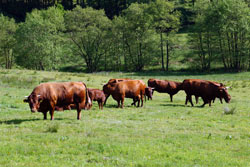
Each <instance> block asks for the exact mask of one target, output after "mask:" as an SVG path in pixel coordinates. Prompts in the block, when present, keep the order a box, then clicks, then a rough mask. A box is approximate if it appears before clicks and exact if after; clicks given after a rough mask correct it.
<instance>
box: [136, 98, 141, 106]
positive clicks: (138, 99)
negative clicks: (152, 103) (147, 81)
mask: <svg viewBox="0 0 250 167" xmlns="http://www.w3.org/2000/svg"><path fill="white" fill-rule="evenodd" d="M136 99H137V101H138V103H137V107H140V102H141V97H140V96H138V97H137V98H136Z"/></svg>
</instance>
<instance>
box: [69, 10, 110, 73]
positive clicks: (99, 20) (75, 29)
mask: <svg viewBox="0 0 250 167" xmlns="http://www.w3.org/2000/svg"><path fill="white" fill-rule="evenodd" d="M65 24H66V28H67V32H68V33H69V38H70V39H71V41H72V44H73V45H74V48H73V52H74V54H75V55H79V56H81V57H82V58H83V59H84V60H85V63H86V65H87V70H88V71H89V72H93V71H97V70H98V67H99V65H100V64H99V63H100V60H101V59H102V58H103V55H105V54H106V52H107V48H108V45H109V40H108V38H107V36H108V30H109V28H110V26H111V21H110V20H109V19H108V18H107V17H106V15H105V13H104V11H102V10H95V9H93V8H85V9H83V8H81V7H80V6H77V7H76V8H75V9H73V10H72V11H68V12H67V13H66V16H65Z"/></svg>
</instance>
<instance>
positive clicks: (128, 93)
mask: <svg viewBox="0 0 250 167" xmlns="http://www.w3.org/2000/svg"><path fill="white" fill-rule="evenodd" d="M103 91H104V94H105V96H106V97H107V95H110V94H111V95H112V97H113V98H114V99H115V100H116V101H117V103H118V107H120V102H121V107H122V108H123V105H124V98H132V99H133V100H134V101H138V104H137V107H139V106H140V101H141V107H142V106H143V97H144V95H145V85H143V84H142V82H141V81H139V80H129V81H123V82H118V83H107V84H106V85H104V86H103Z"/></svg>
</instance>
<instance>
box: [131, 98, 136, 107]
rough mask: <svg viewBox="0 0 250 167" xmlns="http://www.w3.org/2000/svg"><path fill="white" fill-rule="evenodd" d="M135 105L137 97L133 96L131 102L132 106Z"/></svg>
mask: <svg viewBox="0 0 250 167" xmlns="http://www.w3.org/2000/svg"><path fill="white" fill-rule="evenodd" d="M133 105H134V106H135V105H136V99H135V98H133V103H131V106H133Z"/></svg>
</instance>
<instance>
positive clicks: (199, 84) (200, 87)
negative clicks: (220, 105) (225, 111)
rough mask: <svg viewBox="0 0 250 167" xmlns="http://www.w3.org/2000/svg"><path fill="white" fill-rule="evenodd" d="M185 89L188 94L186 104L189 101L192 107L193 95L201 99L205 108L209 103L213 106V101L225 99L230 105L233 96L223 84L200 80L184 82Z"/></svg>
mask: <svg viewBox="0 0 250 167" xmlns="http://www.w3.org/2000/svg"><path fill="white" fill-rule="evenodd" d="M183 89H184V91H185V92H186V95H187V96H186V102H185V104H186V105H187V102H188V101H189V102H190V103H191V105H192V106H194V105H193V102H192V95H194V96H195V97H201V98H202V100H203V102H204V104H203V105H202V107H204V106H205V105H206V104H207V103H209V106H211V101H212V100H214V99H215V98H216V97H217V98H224V100H225V101H226V102H227V103H229V102H230V100H231V96H230V95H229V94H228V92H227V88H226V87H225V86H224V85H223V84H218V83H214V82H211V81H206V80H200V79H185V80H184V81H183Z"/></svg>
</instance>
